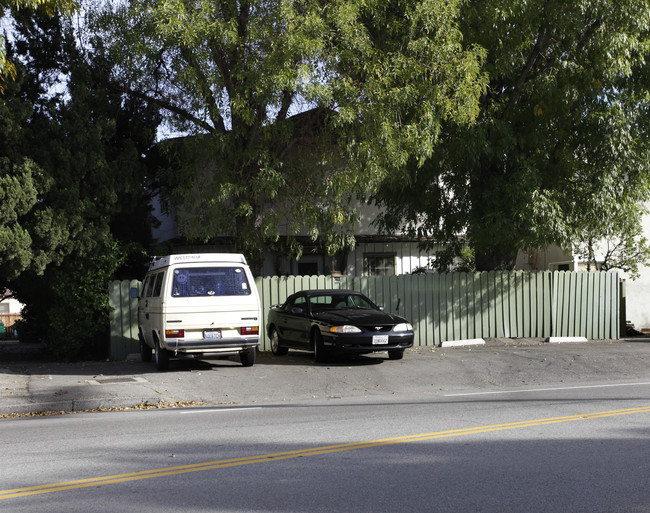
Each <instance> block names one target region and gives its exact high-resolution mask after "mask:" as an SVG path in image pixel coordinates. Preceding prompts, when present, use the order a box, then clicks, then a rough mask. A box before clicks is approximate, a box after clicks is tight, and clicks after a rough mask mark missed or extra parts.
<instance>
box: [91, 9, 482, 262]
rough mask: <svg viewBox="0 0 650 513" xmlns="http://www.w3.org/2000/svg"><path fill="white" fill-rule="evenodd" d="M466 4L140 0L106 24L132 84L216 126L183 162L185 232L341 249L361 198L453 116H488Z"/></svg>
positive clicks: (174, 120)
mask: <svg viewBox="0 0 650 513" xmlns="http://www.w3.org/2000/svg"><path fill="white" fill-rule="evenodd" d="M459 6H460V3H459V2H448V1H442V0H407V1H399V2H398V1H389V2H385V1H366V0H363V1H361V0H345V1H343V0H334V1H332V2H325V3H323V2H319V1H316V0H307V1H300V2H296V1H293V0H273V1H270V0H256V1H249V2H236V1H234V0H227V1H220V2H217V1H209V0H204V1H193V2H189V1H184V0H155V1H153V2H149V1H147V2H145V1H143V0H135V1H133V2H131V3H130V4H129V6H127V7H124V8H120V9H118V10H117V11H116V12H115V13H113V14H111V13H105V15H104V16H103V17H97V18H96V19H97V20H98V21H99V23H97V24H96V25H95V26H94V29H95V30H98V31H100V32H101V33H102V37H103V39H104V40H105V41H108V42H110V46H111V51H112V52H113V55H116V56H119V62H120V66H121V67H123V68H124V69H125V70H126V73H125V87H124V88H125V89H128V90H130V91H131V94H133V95H136V96H139V97H143V96H146V97H147V98H150V99H151V101H155V102H156V103H157V104H158V105H160V106H161V107H163V108H164V109H166V111H167V112H168V114H169V115H168V116H167V118H166V123H167V124H168V126H169V127H170V129H171V130H174V131H180V132H182V133H184V134H188V135H193V134H198V133H203V134H209V137H206V138H201V141H202V142H203V144H207V146H205V147H203V148H201V149H200V150H198V151H195V150H191V151H190V150H188V149H186V150H181V152H180V153H181V154H182V155H183V157H182V158H176V157H171V158H170V160H176V161H177V162H181V164H180V165H178V166H175V167H174V168H173V174H174V176H181V175H182V176H183V177H184V179H183V180H182V181H176V182H175V183H176V186H175V187H174V191H173V192H172V194H170V197H173V198H176V199H177V201H176V202H175V203H176V206H177V209H178V212H179V215H180V219H179V221H180V225H181V226H183V227H184V228H185V235H187V236H189V237H190V238H197V239H199V240H206V239H209V238H211V237H215V236H224V235H225V236H230V237H232V238H233V239H234V240H235V241H236V243H237V244H238V245H239V246H240V247H243V246H244V245H245V246H248V247H252V248H254V250H255V251H257V252H260V251H262V249H263V248H264V247H269V246H273V245H274V244H275V241H277V240H278V238H279V236H280V234H281V233H283V232H284V233H286V232H287V231H288V234H289V236H292V235H293V234H307V235H308V236H309V237H310V238H312V239H322V240H324V241H327V242H325V245H326V246H327V247H328V250H329V251H335V250H336V245H337V244H338V243H341V244H343V243H349V242H350V241H351V239H350V237H349V236H348V235H349V234H350V233H351V230H352V229H353V226H354V218H355V213H354V208H353V206H352V205H353V204H354V203H355V202H353V201H351V200H352V199H354V197H355V196H359V197H362V198H363V197H365V196H366V195H367V194H368V193H369V192H370V191H372V190H373V189H374V188H375V187H376V186H377V184H378V183H379V182H380V181H381V180H382V179H383V178H384V177H385V176H386V175H387V174H388V173H391V172H394V170H396V169H399V168H400V167H401V166H403V165H404V164H405V163H407V162H409V161H410V160H415V161H418V162H422V161H424V159H426V158H427V157H429V156H430V155H431V154H432V152H433V148H434V145H435V142H436V139H437V137H438V134H439V132H440V127H441V123H442V122H443V121H444V120H455V121H456V122H458V123H468V122H471V121H472V120H473V119H474V118H475V117H476V115H477V113H478V108H477V105H478V98H479V97H480V95H481V94H482V93H483V91H484V90H485V86H486V83H487V77H486V76H485V75H484V74H483V73H482V71H481V64H482V61H483V59H484V53H483V51H482V50H481V49H480V48H478V47H466V46H465V45H464V44H463V41H462V35H461V32H460V30H459V27H458V23H457V21H456V17H457V15H458V12H459V11H458V9H459ZM189 20H191V23H190V22H189ZM136 33H137V34H139V35H140V39H139V40H137V41H136V40H135V38H134V37H133V35H132V34H136ZM143 37H144V40H145V41H146V43H145V44H144V45H143V44H142V43H141V41H142V40H143ZM185 144H186V147H187V148H190V147H192V146H193V143H192V142H190V141H187V142H186V143H185ZM164 176H165V178H164V180H167V179H168V177H169V174H167V173H165V175H164ZM328 234H332V236H331V237H330V236H329V235H328ZM343 234H348V235H343ZM336 241H338V242H336ZM290 247H296V246H295V245H291V244H290Z"/></svg>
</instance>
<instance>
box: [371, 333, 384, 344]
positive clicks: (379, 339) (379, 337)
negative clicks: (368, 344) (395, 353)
mask: <svg viewBox="0 0 650 513" xmlns="http://www.w3.org/2000/svg"><path fill="white" fill-rule="evenodd" d="M383 344H388V335H375V336H373V337H372V345H373V346H376V345H383Z"/></svg>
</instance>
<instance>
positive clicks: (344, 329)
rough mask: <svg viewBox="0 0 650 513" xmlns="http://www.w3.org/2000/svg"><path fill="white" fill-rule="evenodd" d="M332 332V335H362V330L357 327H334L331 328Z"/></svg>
mask: <svg viewBox="0 0 650 513" xmlns="http://www.w3.org/2000/svg"><path fill="white" fill-rule="evenodd" d="M330 332H332V333H361V330H360V329H359V328H357V327H356V326H349V325H347V324H346V325H345V326H332V327H331V328H330Z"/></svg>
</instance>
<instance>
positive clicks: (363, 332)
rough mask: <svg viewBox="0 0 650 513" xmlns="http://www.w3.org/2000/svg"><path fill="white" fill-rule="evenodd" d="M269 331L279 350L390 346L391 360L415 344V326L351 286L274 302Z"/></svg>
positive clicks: (356, 350) (320, 354) (317, 356)
mask: <svg viewBox="0 0 650 513" xmlns="http://www.w3.org/2000/svg"><path fill="white" fill-rule="evenodd" d="M266 333H267V334H268V336H269V338H270V339H271V351H273V354H275V355H278V356H279V355H284V354H287V351H288V350H289V349H302V350H306V351H313V352H314V360H316V361H317V362H319V361H323V358H324V356H325V355H326V354H327V353H334V352H336V353H353V354H363V353H371V352H373V351H388V357H389V358H390V359H391V360H399V359H401V358H402V357H403V356H404V349H406V348H407V347H411V346H412V345H413V326H412V325H411V324H410V323H409V322H408V321H407V320H406V319H404V318H403V317H400V316H398V315H393V314H389V313H387V312H384V311H383V309H382V308H379V307H378V306H376V305H375V304H374V303H373V302H372V301H371V300H370V299H368V298H367V297H366V296H364V295H363V294H361V293H359V292H355V291H353V290H304V291H302V292H297V293H296V294H293V295H291V296H289V297H288V298H287V300H286V301H285V303H284V304H283V305H275V306H273V307H271V310H270V311H269V315H268V322H267V326H266Z"/></svg>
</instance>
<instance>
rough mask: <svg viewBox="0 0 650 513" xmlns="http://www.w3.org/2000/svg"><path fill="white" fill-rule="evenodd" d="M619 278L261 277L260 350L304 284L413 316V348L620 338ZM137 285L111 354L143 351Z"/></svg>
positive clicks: (114, 321)
mask: <svg viewBox="0 0 650 513" xmlns="http://www.w3.org/2000/svg"><path fill="white" fill-rule="evenodd" d="M619 281H620V280H619V277H618V274H617V273H615V272H608V273H587V272H577V273H573V272H550V271H540V272H523V271H517V272H506V271H504V272H496V271H490V272H482V273H444V274H420V275H401V276H390V277H380V276H371V277H347V276H343V277H341V278H334V277H331V276H309V277H302V276H279V277H278V276H276V277H265V278H257V279H256V280H255V282H256V284H257V289H258V292H259V295H260V301H261V304H262V319H261V321H262V322H261V326H260V342H261V349H262V350H269V349H270V346H269V342H268V340H267V337H266V333H265V328H264V327H265V326H266V319H267V315H268V311H269V308H270V307H271V306H272V305H275V304H281V303H283V302H284V301H285V300H286V298H287V297H288V296H289V295H291V294H293V293H294V292H297V291H300V290H305V289H352V290H357V291H360V292H362V293H364V294H366V295H367V296H368V297H370V298H371V299H372V300H373V301H374V302H375V303H377V304H378V305H379V306H383V307H384V309H385V310H386V311H387V312H391V313H396V314H399V315H402V316H404V317H406V318H407V319H409V320H410V321H411V323H412V324H413V326H414V328H415V341H414V345H419V346H427V345H440V344H441V343H442V342H445V341H449V340H463V339H473V338H494V337H498V338H501V337H505V338H520V337H532V338H547V337H551V336H557V337H577V336H581V337H586V338H588V339H608V338H611V339H617V338H619V329H620V325H621V324H620V308H621V306H620V293H621V290H622V289H621V287H620V286H619ZM131 287H140V282H137V281H131V282H129V281H126V282H113V283H111V284H110V287H109V297H110V304H111V307H112V308H113V310H112V313H111V358H112V359H123V358H126V356H127V355H128V354H131V353H137V352H138V351H139V343H138V337H137V299H132V298H131V297H130V289H131Z"/></svg>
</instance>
